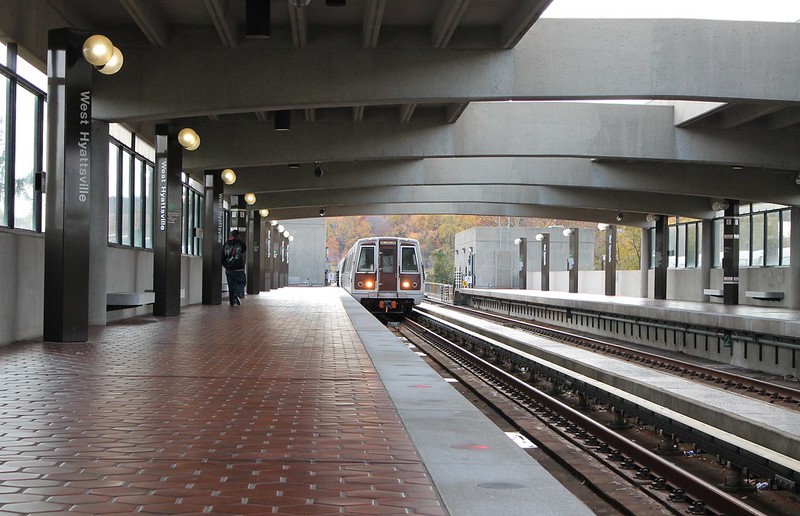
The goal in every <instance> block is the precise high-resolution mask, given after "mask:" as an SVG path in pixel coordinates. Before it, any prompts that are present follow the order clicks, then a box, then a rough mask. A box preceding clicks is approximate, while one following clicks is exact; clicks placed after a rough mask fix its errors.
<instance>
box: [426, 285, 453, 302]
mask: <svg viewBox="0 0 800 516" xmlns="http://www.w3.org/2000/svg"><path fill="white" fill-rule="evenodd" d="M454 292H455V289H454V288H453V285H447V284H445V283H431V282H430V281H428V282H425V297H428V298H431V299H436V300H438V301H441V302H443V303H452V302H453V293H454Z"/></svg>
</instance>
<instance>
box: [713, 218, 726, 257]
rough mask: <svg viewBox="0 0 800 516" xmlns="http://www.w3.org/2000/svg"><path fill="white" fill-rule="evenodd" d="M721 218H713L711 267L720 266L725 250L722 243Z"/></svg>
mask: <svg viewBox="0 0 800 516" xmlns="http://www.w3.org/2000/svg"><path fill="white" fill-rule="evenodd" d="M722 235H723V229H722V219H716V220H714V263H713V264H712V266H713V267H718V268H719V267H722V255H723V253H724V252H725V247H724V245H723V244H722Z"/></svg>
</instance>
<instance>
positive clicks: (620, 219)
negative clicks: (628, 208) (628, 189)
mask: <svg viewBox="0 0 800 516" xmlns="http://www.w3.org/2000/svg"><path fill="white" fill-rule="evenodd" d="M623 217H625V215H623V214H622V212H621V211H618V212H617V216H616V217H614V220H616V221H617V222H621V221H622V219H623Z"/></svg>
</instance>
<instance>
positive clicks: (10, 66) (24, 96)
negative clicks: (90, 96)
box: [0, 44, 47, 231]
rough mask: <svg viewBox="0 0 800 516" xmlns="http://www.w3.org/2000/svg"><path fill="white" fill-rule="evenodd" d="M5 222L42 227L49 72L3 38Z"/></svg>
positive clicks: (0, 103) (1, 210)
mask: <svg viewBox="0 0 800 516" xmlns="http://www.w3.org/2000/svg"><path fill="white" fill-rule="evenodd" d="M0 55H2V60H0V226H5V227H9V228H16V229H22V230H28V231H42V229H43V216H42V213H43V211H42V208H43V201H44V195H43V194H42V192H41V191H39V190H37V189H36V174H37V173H38V172H40V171H42V170H43V169H44V167H43V163H44V134H45V120H44V118H45V117H44V113H45V101H46V94H45V92H44V89H45V88H46V85H47V77H46V75H45V74H43V73H42V72H40V71H39V70H37V69H36V68H35V67H34V66H32V65H31V64H30V63H28V62H26V61H25V60H24V59H22V58H21V57H19V56H18V55H17V52H16V45H14V44H8V45H4V44H0Z"/></svg>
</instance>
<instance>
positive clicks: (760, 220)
mask: <svg viewBox="0 0 800 516" xmlns="http://www.w3.org/2000/svg"><path fill="white" fill-rule="evenodd" d="M790 218H791V213H790V211H789V208H787V207H786V206H782V205H778V204H768V203H757V204H742V205H741V206H739V267H774V266H788V265H789V261H790V258H791V256H790V245H789V238H790V237H791V222H790ZM723 234H724V228H723V219H722V218H719V219H715V220H714V251H715V252H714V267H721V266H722V255H723V245H724V244H723V242H724V239H723Z"/></svg>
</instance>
